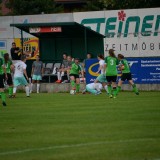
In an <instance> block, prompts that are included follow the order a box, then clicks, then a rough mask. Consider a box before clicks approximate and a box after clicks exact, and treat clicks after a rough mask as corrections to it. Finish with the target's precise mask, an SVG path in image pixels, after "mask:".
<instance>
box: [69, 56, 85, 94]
mask: <svg viewBox="0 0 160 160" xmlns="http://www.w3.org/2000/svg"><path fill="white" fill-rule="evenodd" d="M80 72H81V74H82V77H84V76H83V71H82V69H81V67H80V65H79V59H78V58H75V61H74V63H73V64H72V66H71V69H70V75H69V76H70V81H71V90H76V92H79V90H80V78H79V73H80Z"/></svg>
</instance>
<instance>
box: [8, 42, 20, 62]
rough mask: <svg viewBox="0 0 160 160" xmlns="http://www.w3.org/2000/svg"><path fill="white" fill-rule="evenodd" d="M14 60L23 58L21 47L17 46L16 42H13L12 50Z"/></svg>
mask: <svg viewBox="0 0 160 160" xmlns="http://www.w3.org/2000/svg"><path fill="white" fill-rule="evenodd" d="M10 52H11V57H12V60H20V59H21V49H20V48H19V47H16V43H15V42H13V43H12V48H11V50H10Z"/></svg>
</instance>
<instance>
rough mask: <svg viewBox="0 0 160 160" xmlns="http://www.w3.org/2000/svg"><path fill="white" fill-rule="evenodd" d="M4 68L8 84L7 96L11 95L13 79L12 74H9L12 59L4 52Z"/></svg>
mask: <svg viewBox="0 0 160 160" xmlns="http://www.w3.org/2000/svg"><path fill="white" fill-rule="evenodd" d="M3 65H4V67H5V69H6V73H7V77H8V78H7V80H6V81H7V84H8V85H9V89H8V92H9V98H11V97H12V95H13V81H12V75H11V67H12V66H13V65H12V61H11V60H10V59H9V54H8V53H5V54H4V63H3Z"/></svg>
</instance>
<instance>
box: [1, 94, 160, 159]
mask: <svg viewBox="0 0 160 160" xmlns="http://www.w3.org/2000/svg"><path fill="white" fill-rule="evenodd" d="M0 160H160V92H141V93H140V95H139V96H136V95H134V93H132V92H121V93H120V94H119V95H118V97H117V98H116V99H109V98H108V96H107V95H106V94H105V93H103V94H102V95H98V96H94V95H89V94H86V95H81V94H80V95H69V94H68V93H55V94H47V93H46V94H41V93H40V94H32V95H31V98H26V97H25V94H24V93H19V94H17V98H15V99H7V107H2V106H1V107H0Z"/></svg>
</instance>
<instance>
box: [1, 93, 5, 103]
mask: <svg viewBox="0 0 160 160" xmlns="http://www.w3.org/2000/svg"><path fill="white" fill-rule="evenodd" d="M1 98H2V102H6V94H5V93H4V92H1Z"/></svg>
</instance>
